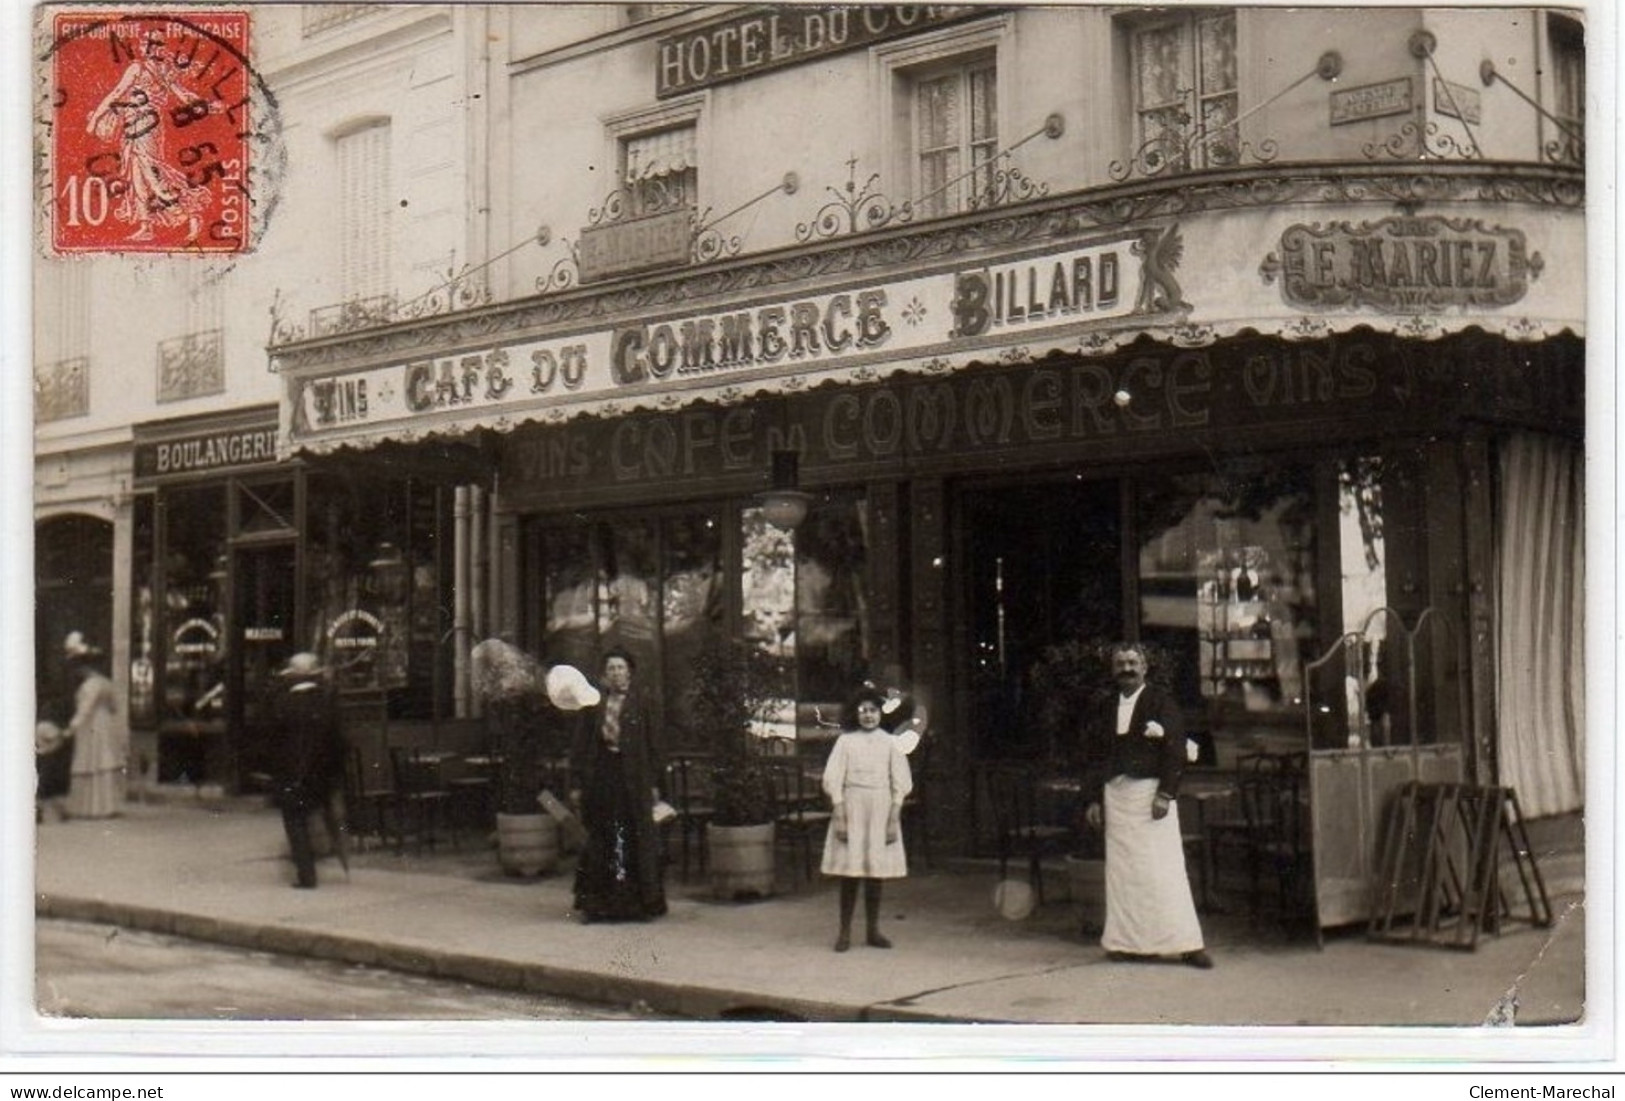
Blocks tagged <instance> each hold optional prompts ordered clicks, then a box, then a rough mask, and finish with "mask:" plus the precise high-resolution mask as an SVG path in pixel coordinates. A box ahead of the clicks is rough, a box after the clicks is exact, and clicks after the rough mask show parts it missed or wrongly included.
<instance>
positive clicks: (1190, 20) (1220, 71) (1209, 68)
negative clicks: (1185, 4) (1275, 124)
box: [1130, 11, 1237, 171]
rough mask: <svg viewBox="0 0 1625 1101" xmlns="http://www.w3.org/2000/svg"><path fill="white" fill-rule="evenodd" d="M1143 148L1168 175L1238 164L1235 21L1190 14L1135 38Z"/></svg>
mask: <svg viewBox="0 0 1625 1101" xmlns="http://www.w3.org/2000/svg"><path fill="white" fill-rule="evenodd" d="M1130 51H1131V52H1130V56H1131V58H1132V62H1133V67H1134V77H1133V79H1134V85H1133V87H1134V111H1135V125H1136V135H1137V138H1138V142H1139V145H1140V147H1141V148H1142V149H1145V150H1147V151H1151V150H1155V153H1156V155H1157V159H1158V160H1159V162H1160V163H1161V164H1162V165H1164V166H1165V167H1166V168H1167V169H1168V170H1172V171H1183V170H1187V169H1197V168H1216V167H1222V166H1224V165H1229V164H1234V163H1235V162H1236V148H1237V144H1236V143H1237V135H1236V133H1235V122H1236V117H1237V97H1236V16H1235V13H1234V12H1231V11H1219V12H1213V11H1209V12H1193V13H1190V14H1183V15H1178V16H1175V17H1172V18H1169V19H1161V20H1158V21H1157V22H1154V23H1143V24H1138V25H1136V26H1135V27H1134V28H1133V29H1132V31H1131V32H1130Z"/></svg>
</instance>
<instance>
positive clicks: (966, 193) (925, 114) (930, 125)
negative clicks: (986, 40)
mask: <svg viewBox="0 0 1625 1101" xmlns="http://www.w3.org/2000/svg"><path fill="white" fill-rule="evenodd" d="M997 73H998V70H997V68H996V66H995V64H994V60H993V57H992V56H991V55H984V56H981V57H978V58H977V59H976V60H972V61H960V62H957V63H954V64H952V65H950V66H946V67H944V66H933V67H931V68H929V69H925V70H921V71H920V72H918V73H916V74H914V76H913V80H912V91H913V135H914V143H913V146H914V168H915V177H914V194H915V195H916V196H917V197H918V198H917V203H916V209H917V212H918V213H919V214H921V215H923V216H925V217H928V218H929V217H937V216H940V215H943V214H952V213H955V212H957V211H961V210H967V209H971V208H973V207H975V206H976V204H977V200H978V199H979V198H983V197H986V196H988V195H991V194H992V192H993V183H994V181H993V172H994V167H995V164H996V162H997V159H998V152H999V111H998V106H999V105H998V81H997Z"/></svg>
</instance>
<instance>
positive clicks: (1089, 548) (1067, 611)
mask: <svg viewBox="0 0 1625 1101" xmlns="http://www.w3.org/2000/svg"><path fill="white" fill-rule="evenodd" d="M959 504H960V508H959V516H960V525H961V529H960V530H961V532H962V543H963V545H964V546H965V548H966V551H967V554H966V559H967V565H966V567H965V570H966V572H965V576H964V579H963V590H962V591H963V593H964V597H963V598H964V600H965V601H966V604H967V614H966V615H965V616H963V617H962V622H963V624H964V630H965V631H966V632H968V637H966V639H965V643H966V645H965V646H963V647H962V648H961V654H962V658H961V660H962V661H963V662H965V663H966V664H965V665H964V666H962V670H961V676H960V679H959V683H960V684H961V685H962V686H963V689H964V693H963V696H964V699H965V704H966V713H967V714H968V716H969V719H970V724H971V729H970V737H971V743H970V744H971V749H972V753H973V754H974V756H975V757H976V758H977V759H979V760H992V759H999V758H1026V759H1057V758H1060V759H1064V758H1067V757H1069V756H1070V755H1071V754H1072V752H1073V748H1074V747H1073V745H1072V742H1073V741H1074V740H1075V737H1076V729H1075V727H1076V723H1075V721H1073V720H1072V719H1070V718H1069V716H1068V714H1067V712H1068V710H1069V709H1068V707H1066V706H1058V704H1059V703H1061V700H1062V697H1061V695H1058V693H1059V694H1068V695H1067V698H1070V697H1071V695H1075V693H1076V690H1077V689H1078V687H1079V684H1078V682H1079V681H1080V680H1082V679H1084V678H1087V677H1088V676H1089V673H1090V670H1092V668H1093V667H1092V665H1090V664H1089V662H1088V658H1089V655H1090V654H1092V653H1093V651H1094V649H1095V648H1097V647H1098V646H1099V645H1100V644H1101V643H1104V642H1109V641H1111V640H1113V639H1116V638H1118V637H1120V636H1121V634H1122V630H1123V579H1122V555H1123V551H1122V522H1121V493H1120V490H1119V484H1118V483H1117V482H1116V481H1100V482H1082V481H1076V480H1068V481H1056V482H1047V483H1028V484H1021V485H1002V486H994V487H985V488H984V487H978V488H974V489H969V488H968V489H966V490H965V491H964V492H962V493H961V495H960V499H959Z"/></svg>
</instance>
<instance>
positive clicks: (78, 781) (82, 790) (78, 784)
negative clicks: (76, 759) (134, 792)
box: [68, 768, 124, 818]
mask: <svg viewBox="0 0 1625 1101" xmlns="http://www.w3.org/2000/svg"><path fill="white" fill-rule="evenodd" d="M123 809H124V770H123V769H122V768H104V769H99V770H97V771H95V772H75V773H74V774H73V786H72V787H70V788H69V789H68V814H69V815H71V816H72V817H74V818H111V817H113V816H114V815H116V814H118V813H120V812H121V811H122V810H123Z"/></svg>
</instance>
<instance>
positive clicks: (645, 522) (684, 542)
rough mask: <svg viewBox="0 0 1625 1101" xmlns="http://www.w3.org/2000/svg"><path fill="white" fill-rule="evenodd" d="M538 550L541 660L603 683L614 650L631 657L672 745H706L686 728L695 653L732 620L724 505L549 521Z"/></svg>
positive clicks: (637, 677)
mask: <svg viewBox="0 0 1625 1101" xmlns="http://www.w3.org/2000/svg"><path fill="white" fill-rule="evenodd" d="M537 545H538V548H539V554H540V559H541V563H540V564H541V573H542V592H541V598H542V608H541V620H542V622H541V627H542V637H541V645H540V650H539V655H538V656H540V657H541V658H542V660H543V661H544V662H545V663H546V664H549V665H551V664H555V663H560V662H562V663H565V664H569V665H574V666H575V667H577V668H578V669H581V670H582V671H583V672H585V673H586V674H587V675H588V676H589V677H591V678H592V679H594V680H596V679H597V677H598V672H599V665H600V663H601V661H602V659H603V655H604V654H605V653H607V652H608V651H610V650H613V649H621V650H624V651H626V652H627V653H628V654H630V655H631V657H632V660H633V663H634V664H635V666H636V672H635V678H636V684H637V686H638V688H639V689H640V691H642V692H643V693H645V695H646V698H647V699H649V700H650V701H651V702H652V703H654V704H655V705H656V706H658V707H660V708H661V710H662V715H663V717H664V719H665V723H666V733H667V740H668V741H669V742H670V744H671V745H672V747H674V748H675V747H677V746H681V745H684V744H685V743H691V742H693V741H695V740H698V739H699V737H700V734H699V732H697V731H692V730H689V729H687V727H686V725H685V724H684V722H683V712H684V707H683V702H682V695H683V686H684V685H685V684H686V683H687V681H688V679H689V673H690V670H691V668H692V663H693V661H694V658H695V656H696V655H697V654H698V653H699V652H700V650H701V649H702V648H703V647H704V645H705V643H706V641H707V640H708V639H710V638H712V637H714V635H715V634H716V633H717V632H720V631H721V630H722V625H723V623H724V622H725V612H724V593H723V586H722V577H723V571H722V512H721V509H720V507H713V508H701V509H695V510H693V511H688V512H681V513H674V514H670V515H666V516H659V517H648V516H606V517H602V518H599V519H595V520H592V521H589V522H585V523H567V524H559V525H554V524H548V523H544V524H543V525H542V527H541V530H540V538H539V542H538V544H537Z"/></svg>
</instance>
